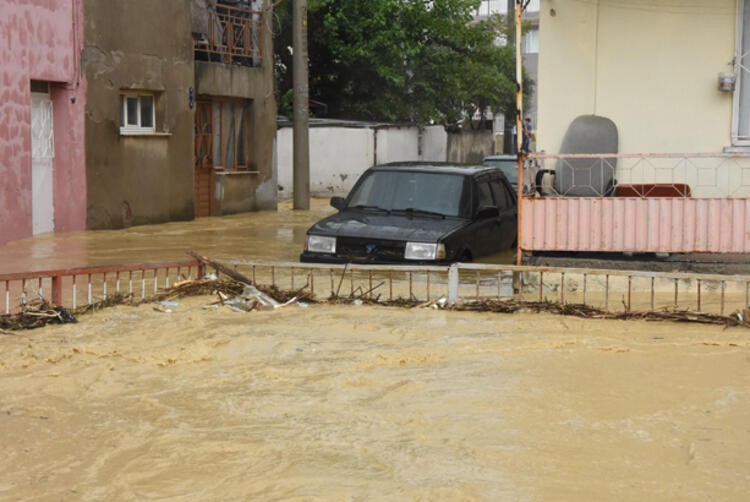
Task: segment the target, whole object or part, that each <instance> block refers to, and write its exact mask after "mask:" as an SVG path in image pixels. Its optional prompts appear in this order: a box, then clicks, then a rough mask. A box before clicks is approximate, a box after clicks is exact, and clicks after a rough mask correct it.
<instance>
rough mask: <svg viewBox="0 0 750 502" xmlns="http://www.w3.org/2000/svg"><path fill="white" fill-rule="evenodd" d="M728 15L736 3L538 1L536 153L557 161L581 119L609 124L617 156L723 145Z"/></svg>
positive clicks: (728, 115)
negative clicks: (554, 155)
mask: <svg viewBox="0 0 750 502" xmlns="http://www.w3.org/2000/svg"><path fill="white" fill-rule="evenodd" d="M552 12H554V16H553V15H552ZM736 15H737V5H736V0H714V1H712V2H705V1H703V0H615V1H611V0H606V1H603V0H591V1H586V2H579V1H575V2H561V1H559V0H542V2H541V8H540V18H541V19H540V51H539V84H538V105H539V118H538V133H537V149H538V150H546V151H547V152H550V153H551V152H557V151H558V150H559V148H560V144H561V141H562V138H563V135H564V134H565V131H566V129H567V127H568V125H569V124H570V122H571V121H572V120H573V119H574V118H575V117H577V116H578V115H583V114H596V115H602V116H605V117H608V118H610V119H612V120H613V121H614V122H615V124H616V125H617V127H618V129H619V133H620V148H619V150H620V151H621V152H627V153H637V152H654V153H660V152H718V151H721V150H722V149H723V148H724V147H727V146H730V145H731V121H732V95H731V93H722V92H719V91H718V90H717V77H718V74H719V73H720V72H724V71H731V66H730V63H731V61H732V59H733V57H734V54H735V32H736V20H737V18H736Z"/></svg>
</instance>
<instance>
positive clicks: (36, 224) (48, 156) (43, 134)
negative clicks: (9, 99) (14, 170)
mask: <svg viewBox="0 0 750 502" xmlns="http://www.w3.org/2000/svg"><path fill="white" fill-rule="evenodd" d="M54 157H55V142H54V134H53V129H52V100H51V99H50V97H49V94H46V93H36V92H33V93H31V197H32V215H33V217H32V220H33V229H34V235H36V234H42V233H45V232H53V231H54V230H55V209H54V205H53V201H52V198H53V195H52V194H53V187H54V177H53V172H52V165H53V160H54Z"/></svg>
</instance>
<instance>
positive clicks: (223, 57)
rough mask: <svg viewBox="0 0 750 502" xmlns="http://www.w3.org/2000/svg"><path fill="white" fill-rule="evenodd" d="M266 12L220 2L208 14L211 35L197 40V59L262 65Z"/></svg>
mask: <svg viewBox="0 0 750 502" xmlns="http://www.w3.org/2000/svg"><path fill="white" fill-rule="evenodd" d="M262 27H263V12H262V11H255V10H250V9H243V8H240V7H233V6H231V5H227V4H222V3H217V4H216V6H215V7H214V9H213V10H212V11H210V12H209V14H208V33H206V34H205V37H201V38H197V39H195V41H194V45H195V55H196V59H198V60H207V61H212V62H219V63H226V64H234V65H240V66H260V64H261V62H262V54H263V51H262V43H263V42H262V40H263V30H262Z"/></svg>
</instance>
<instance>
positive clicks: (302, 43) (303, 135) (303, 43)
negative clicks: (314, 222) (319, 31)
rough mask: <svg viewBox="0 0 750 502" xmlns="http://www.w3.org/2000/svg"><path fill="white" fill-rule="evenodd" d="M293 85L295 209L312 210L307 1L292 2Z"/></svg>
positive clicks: (293, 187) (294, 0)
mask: <svg viewBox="0 0 750 502" xmlns="http://www.w3.org/2000/svg"><path fill="white" fill-rule="evenodd" d="M293 3H294V5H293V7H292V9H293V13H292V24H293V25H294V33H293V40H292V51H293V54H292V67H293V68H292V80H293V82H292V84H293V86H294V128H293V130H294V154H293V157H294V158H293V176H292V181H293V183H292V184H293V186H292V190H293V191H294V205H293V207H294V209H310V130H309V127H308V126H309V118H310V111H309V98H310V88H309V82H308V71H307V62H308V58H307V0H293Z"/></svg>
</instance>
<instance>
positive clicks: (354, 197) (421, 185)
mask: <svg viewBox="0 0 750 502" xmlns="http://www.w3.org/2000/svg"><path fill="white" fill-rule="evenodd" d="M331 205H332V206H333V207H335V208H336V209H338V210H339V212H338V213H336V214H334V215H332V216H329V217H327V218H324V219H323V220H321V221H319V222H317V223H316V224H315V225H313V226H312V227H310V229H309V230H308V231H307V241H306V245H305V250H304V252H303V253H302V255H301V256H300V260H301V261H303V262H325V263H344V262H356V263H415V264H434V263H450V262H455V261H471V260H472V259H474V258H478V257H480V256H485V255H490V254H494V253H497V252H499V251H502V250H504V249H507V248H510V247H511V246H513V245H514V243H515V241H516V195H515V193H514V192H513V190H512V189H511V187H510V184H509V183H508V180H507V179H506V178H505V176H504V175H503V174H502V173H501V172H500V171H498V170H497V169H495V168H492V167H481V166H476V167H463V166H455V165H434V164H388V165H382V166H375V167H372V168H370V169H368V170H367V171H366V172H365V173H364V174H363V175H362V177H361V178H360V179H359V180H358V181H357V183H356V184H355V185H354V188H353V189H352V191H351V193H350V194H349V196H348V197H347V198H346V199H344V198H341V197H333V198H332V199H331Z"/></svg>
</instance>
